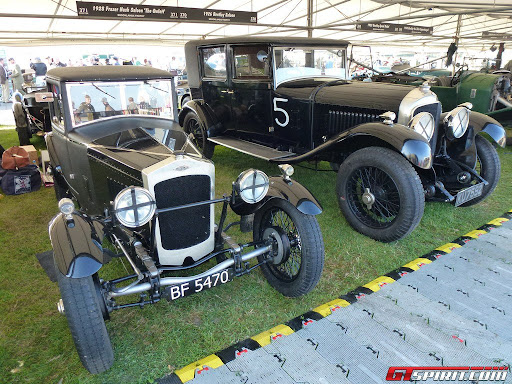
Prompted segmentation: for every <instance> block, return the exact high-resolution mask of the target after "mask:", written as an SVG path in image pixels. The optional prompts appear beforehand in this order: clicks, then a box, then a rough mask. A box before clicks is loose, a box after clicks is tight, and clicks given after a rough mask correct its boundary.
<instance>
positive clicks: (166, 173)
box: [46, 66, 324, 373]
mask: <svg viewBox="0 0 512 384" xmlns="http://www.w3.org/2000/svg"><path fill="white" fill-rule="evenodd" d="M47 83H48V91H49V92H51V96H52V98H53V100H52V99H51V98H47V100H50V101H51V104H50V111H51V115H52V132H51V133H49V134H48V135H47V136H46V141H47V145H48V150H49V153H50V158H51V169H52V173H53V175H54V178H55V192H56V194H57V197H58V199H59V210H60V213H58V214H57V215H56V216H55V217H54V218H53V220H52V221H51V223H50V225H49V234H50V239H51V243H52V247H53V254H54V262H55V266H56V272H57V280H58V283H59V288H60V292H61V297H62V299H61V300H60V302H59V305H58V306H59V310H60V311H61V312H63V313H65V314H66V317H67V319H68V323H69V327H70V330H71V334H72V336H73V339H74V342H75V345H76V348H77V351H78V354H79V356H80V359H81V360H82V363H83V364H84V366H85V367H86V368H87V369H88V370H89V371H90V372H92V373H98V372H102V371H104V370H106V369H108V368H109V367H110V366H111V364H112V362H113V351H112V346H111V343H110V339H109V336H108V333H107V329H106V327H105V322H104V320H106V319H108V318H109V314H110V313H111V312H112V311H114V310H117V309H121V308H127V307H134V306H135V307H136V306H140V307H142V306H144V305H146V304H153V303H156V302H158V301H159V300H161V299H162V298H166V299H168V300H176V299H180V298H183V297H185V296H188V295H190V294H192V293H198V292H201V291H203V290H205V289H209V288H213V287H215V286H217V285H220V284H224V283H227V282H228V281H230V280H231V279H232V278H233V277H234V276H241V275H243V274H245V273H248V272H249V271H251V270H252V269H254V268H256V267H261V269H262V271H263V274H264V276H265V277H266V278H267V280H268V282H269V283H270V284H271V285H272V286H273V287H274V288H276V289H277V290H278V291H279V292H281V293H282V294H283V295H286V296H290V297H295V296H300V295H303V294H306V293H308V292H309V291H311V290H312V289H313V288H314V287H315V285H316V284H317V282H318V280H319V278H320V275H321V272H322V268H323V260H324V248H323V240H322V236H321V232H320V229H319V226H318V222H317V220H316V218H315V216H314V215H316V214H319V213H320V212H321V207H320V205H319V203H318V202H317V201H316V200H315V198H314V197H313V196H312V195H311V194H310V193H309V192H308V190H307V189H305V188H304V187H302V186H301V185H300V184H299V183H297V182H296V181H293V180H292V179H291V178H290V176H291V173H292V172H291V166H290V165H280V168H281V170H282V176H279V177H268V176H267V175H266V174H265V173H263V172H262V171H259V170H256V169H249V170H246V171H244V172H242V173H241V174H240V176H239V177H238V178H237V180H236V181H235V182H234V183H233V189H232V191H229V193H228V194H226V195H224V196H222V197H218V198H216V196H215V193H214V186H215V172H214V165H213V163H212V162H211V161H210V160H208V159H206V158H204V157H203V156H202V154H201V153H200V151H199V150H198V149H197V148H196V147H195V145H194V144H193V143H192V142H191V140H190V138H189V136H188V135H187V134H185V132H183V130H182V129H181V127H180V126H179V124H178V123H177V121H175V116H176V104H175V96H174V82H173V79H172V77H171V76H170V75H169V73H168V72H165V71H161V70H157V69H153V68H146V67H135V66H134V67H115V66H105V67H84V68H58V69H53V70H50V71H48V77H47ZM216 203H219V204H222V213H221V216H220V219H219V220H218V221H215V220H214V204H216ZM229 206H230V207H231V209H232V210H233V211H234V212H235V213H236V214H237V215H239V216H240V221H237V222H234V223H230V224H228V223H226V216H227V211H228V207H229ZM235 224H236V225H240V228H241V229H242V230H243V231H252V233H253V241H251V242H250V243H245V244H239V243H237V242H235V241H234V239H232V238H231V237H230V236H229V235H228V234H226V233H227V232H228V230H229V229H230V228H231V227H233V225H235ZM105 242H107V244H105ZM108 244H111V245H112V246H114V247H115V249H116V250H117V252H118V253H116V252H113V251H111V250H109V249H112V247H110V248H105V246H106V245H108ZM113 257H121V258H125V259H126V260H127V261H128V263H129V266H130V267H131V270H132V271H131V272H130V273H129V274H128V275H127V276H121V277H118V278H115V279H111V280H103V279H101V278H100V277H99V276H98V271H99V270H100V268H101V267H102V266H103V265H104V264H106V263H108V262H109V261H110V260H111V259H112V258H113ZM212 259H213V260H216V263H215V264H214V265H209V266H208V267H207V268H203V269H202V270H203V272H201V273H198V274H195V275H192V274H191V273H186V270H189V269H191V268H194V267H197V266H199V265H202V264H204V263H205V262H208V261H210V260H212ZM252 261H255V262H252ZM110 272H112V271H110ZM129 295H132V296H133V295H135V296H138V300H135V301H133V302H132V301H131V300H128V299H127V298H124V299H123V300H122V301H121V302H120V303H119V302H117V301H116V300H117V299H118V298H119V297H124V296H128V297H130V296H129Z"/></svg>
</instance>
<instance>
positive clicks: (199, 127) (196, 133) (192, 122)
mask: <svg viewBox="0 0 512 384" xmlns="http://www.w3.org/2000/svg"><path fill="white" fill-rule="evenodd" d="M183 130H184V131H185V132H186V133H187V134H188V135H191V140H192V142H193V143H194V145H195V146H196V147H197V148H199V150H200V151H201V152H202V153H203V155H204V157H206V158H207V159H211V158H212V156H213V151H214V150H215V144H213V143H212V142H211V141H208V135H207V133H206V129H205V127H204V125H203V123H202V122H201V121H200V119H199V117H198V116H197V115H196V114H195V113H194V112H189V113H187V115H186V116H185V120H184V121H183Z"/></svg>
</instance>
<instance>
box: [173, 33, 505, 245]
mask: <svg viewBox="0 0 512 384" xmlns="http://www.w3.org/2000/svg"><path fill="white" fill-rule="evenodd" d="M347 46H348V42H344V41H340V40H329V39H319V38H298V37H275V38H266V37H236V38H221V39H212V40H194V41H189V42H188V43H187V44H186V45H185V58H186V61H187V71H188V81H189V87H190V92H191V96H192V100H191V101H189V102H188V103H187V104H186V105H185V106H184V107H183V109H182V111H181V112H180V115H179V122H180V124H181V125H182V126H183V128H184V130H185V132H187V133H189V134H191V135H193V140H194V142H195V143H196V144H197V146H198V147H199V148H201V150H202V151H203V153H204V155H205V156H206V157H208V158H211V157H212V156H213V153H214V148H215V146H216V145H222V146H225V147H228V148H231V149H235V150H238V151H240V152H243V153H247V154H250V155H252V156H255V157H258V158H262V159H266V160H268V161H270V162H273V163H277V164H282V163H287V164H294V163H299V162H302V161H327V162H329V163H330V164H331V166H332V168H333V170H335V171H336V172H337V183H336V194H337V199H338V203H339V206H340V209H341V211H342V213H343V214H344V216H345V217H346V219H347V221H348V223H349V224H350V225H351V226H352V227H353V228H355V229H356V230H357V231H359V232H361V233H362V234H365V235H367V236H370V237H372V238H374V239H376V240H380V241H383V242H390V241H394V240H398V239H401V238H403V237H405V236H406V235H408V234H409V233H410V232H411V231H412V230H413V229H414V228H415V227H416V226H417V225H418V223H419V222H420V220H421V217H422V215H423V209H424V204H425V200H428V201H446V202H452V203H453V204H455V205H456V206H470V205H473V204H476V203H478V202H480V201H482V200H483V199H485V198H486V197H487V196H489V195H490V194H491V193H492V191H493V190H494V188H495V187H496V185H497V183H498V180H499V178H500V159H499V157H498V153H497V151H496V149H495V148H494V146H493V145H492V144H491V141H492V142H495V143H497V144H498V145H500V146H504V145H505V140H506V137H505V131H504V129H503V127H502V126H501V125H500V124H499V123H498V122H497V121H496V120H494V119H493V118H491V117H489V116H485V115H483V114H481V113H477V112H472V111H471V107H472V106H471V104H470V103H464V104H461V105H458V106H456V107H455V108H453V109H452V110H450V111H447V112H444V113H443V112H442V108H441V103H440V102H439V101H438V99H437V96H436V95H435V93H433V92H432V91H431V90H430V87H429V86H428V84H423V85H421V86H408V85H398V84H384V83H375V82H373V83H371V82H370V83H367V82H357V81H349V80H346V79H347ZM486 137H487V138H489V139H490V141H489V140H488V139H487V138H486Z"/></svg>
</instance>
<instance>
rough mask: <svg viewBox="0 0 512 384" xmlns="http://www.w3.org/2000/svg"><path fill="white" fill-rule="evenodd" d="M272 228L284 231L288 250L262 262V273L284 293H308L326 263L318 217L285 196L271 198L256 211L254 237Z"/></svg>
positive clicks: (261, 236) (298, 294)
mask: <svg viewBox="0 0 512 384" xmlns="http://www.w3.org/2000/svg"><path fill="white" fill-rule="evenodd" d="M269 228H270V230H275V231H277V232H279V233H281V234H282V237H283V240H284V241H285V242H286V243H287V244H286V248H287V249H289V253H286V254H282V255H278V256H277V257H278V258H279V259H277V258H276V257H275V258H274V261H269V262H268V263H266V264H263V265H262V266H261V270H262V272H263V275H264V276H265V278H266V279H267V281H268V282H269V284H270V285H271V286H272V287H274V288H275V289H276V290H277V291H279V292H280V293H282V294H283V295H284V296H287V297H297V296H302V295H305V294H306V293H308V292H310V291H311V290H312V289H313V288H314V287H315V286H316V285H317V283H318V281H319V280H320V276H321V274H322V270H323V267H324V242H323V238H322V233H321V231H320V226H319V225H318V221H317V220H316V218H315V217H314V216H311V215H305V214H303V213H301V212H299V211H298V210H297V209H296V208H295V207H294V206H293V205H292V204H290V203H289V202H287V201H285V200H282V199H272V200H270V201H269V202H268V203H267V204H265V206H264V207H262V208H261V209H260V210H259V211H257V212H256V214H255V217H254V227H253V235H254V240H261V239H262V238H263V237H264V233H266V231H267V230H268V229H269ZM259 261H260V262H261V261H263V257H260V258H259Z"/></svg>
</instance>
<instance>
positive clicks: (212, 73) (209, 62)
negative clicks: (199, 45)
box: [201, 47, 226, 79]
mask: <svg viewBox="0 0 512 384" xmlns="http://www.w3.org/2000/svg"><path fill="white" fill-rule="evenodd" d="M201 51H202V59H203V77H211V78H222V79H225V78H226V52H225V50H224V47H213V48H203V49H201Z"/></svg>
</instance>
